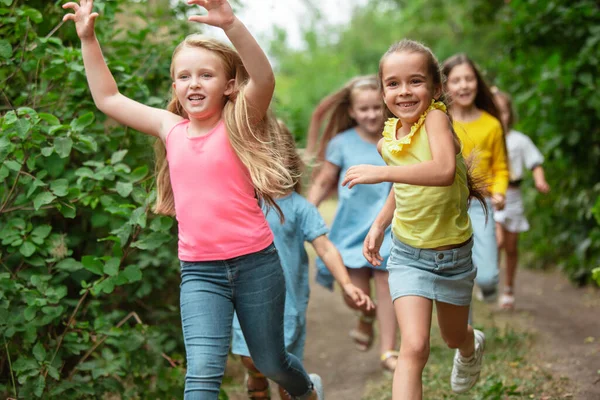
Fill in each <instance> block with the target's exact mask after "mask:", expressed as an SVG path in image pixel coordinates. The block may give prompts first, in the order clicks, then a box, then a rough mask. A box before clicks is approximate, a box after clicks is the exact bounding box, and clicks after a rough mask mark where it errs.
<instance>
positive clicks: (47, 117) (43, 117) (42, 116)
mask: <svg viewBox="0 0 600 400" xmlns="http://www.w3.org/2000/svg"><path fill="white" fill-rule="evenodd" d="M38 116H39V117H40V119H41V120H42V121H46V122H47V123H48V124H50V125H60V120H59V119H58V118H56V117H55V116H54V115H52V114H48V113H39V114H38Z"/></svg>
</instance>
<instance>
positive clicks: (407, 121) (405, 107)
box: [381, 51, 442, 126]
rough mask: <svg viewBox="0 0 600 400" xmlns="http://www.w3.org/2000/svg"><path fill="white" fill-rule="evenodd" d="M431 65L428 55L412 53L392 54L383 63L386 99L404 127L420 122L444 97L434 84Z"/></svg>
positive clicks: (382, 70) (384, 94)
mask: <svg viewBox="0 0 600 400" xmlns="http://www.w3.org/2000/svg"><path fill="white" fill-rule="evenodd" d="M429 64H430V62H429V59H428V57H427V56H426V55H425V54H423V53H421V52H410V51H398V52H394V53H390V54H388V55H387V56H386V57H385V59H384V60H383V61H382V63H381V80H382V85H383V99H384V101H385V104H386V105H387V107H388V108H389V110H390V111H391V112H392V113H393V114H394V115H395V116H396V117H398V119H399V120H400V121H401V122H402V125H403V126H410V125H412V124H414V123H415V122H417V121H418V120H419V118H420V117H421V115H423V113H424V112H425V110H427V108H428V107H429V106H430V105H431V100H432V99H434V98H438V97H439V96H440V95H441V93H442V90H441V87H439V85H437V86H438V87H436V85H434V83H433V78H432V77H431V76H430V73H429V71H430V65H429Z"/></svg>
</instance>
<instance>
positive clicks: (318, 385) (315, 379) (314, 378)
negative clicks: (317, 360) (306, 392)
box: [309, 374, 325, 400]
mask: <svg viewBox="0 0 600 400" xmlns="http://www.w3.org/2000/svg"><path fill="white" fill-rule="evenodd" d="M309 378H310V380H311V382H312V383H313V389H314V391H315V392H316V393H317V399H319V400H325V391H324V390H323V382H322V381H321V377H320V376H319V375H317V374H310V375H309Z"/></svg>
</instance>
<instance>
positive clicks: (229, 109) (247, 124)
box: [154, 34, 298, 218]
mask: <svg viewBox="0 0 600 400" xmlns="http://www.w3.org/2000/svg"><path fill="white" fill-rule="evenodd" d="M184 47H191V48H201V49H206V50H209V51H211V52H214V53H215V54H216V55H217V56H219V58H221V60H222V61H223V69H224V71H225V75H226V78H227V79H228V80H229V79H234V80H235V84H234V90H233V93H232V94H231V95H229V96H227V98H226V99H225V105H224V108H223V119H224V121H225V126H226V128H227V134H228V136H229V141H230V143H231V147H232V148H233V150H234V151H235V153H236V155H237V156H238V157H239V159H240V160H241V161H242V163H243V164H244V165H245V166H246V168H248V171H249V173H250V177H251V179H252V184H253V185H254V189H255V191H256V197H257V199H258V201H259V202H261V203H265V204H266V205H267V206H269V207H274V208H275V209H277V211H278V213H279V215H280V216H281V217H282V214H281V210H279V207H277V204H276V203H275V201H274V198H276V197H279V196H283V195H285V194H286V193H288V192H289V191H290V190H292V189H293V188H294V185H295V184H296V181H297V179H298V178H297V177H294V176H292V174H291V173H290V172H289V171H288V169H287V168H286V166H285V160H284V155H283V154H282V151H281V149H282V142H281V137H280V135H279V125H278V123H277V120H276V119H275V118H274V117H273V115H272V113H271V112H270V111H269V112H267V114H266V115H265V116H264V118H263V119H261V120H260V121H255V120H251V119H250V113H249V112H248V111H249V110H248V109H249V108H250V107H251V105H250V104H248V103H247V101H246V98H245V96H244V92H245V89H246V84H247V82H248V79H249V75H248V72H247V71H246V68H245V67H244V64H243V62H242V59H241V58H240V56H239V54H238V53H237V51H235V50H234V49H233V48H231V47H229V46H227V45H226V44H224V43H221V42H220V41H218V40H215V39H212V38H208V37H205V36H202V35H199V34H192V35H189V36H187V37H186V38H185V39H184V40H183V42H181V43H180V44H179V45H178V46H177V47H176V48H175V50H174V51H173V57H172V58H171V77H172V78H174V75H173V74H174V63H173V61H174V59H175V56H176V55H177V54H178V53H179V52H180V51H181V50H182V49H183V48H184ZM167 110H168V111H170V112H172V113H174V114H177V115H180V116H181V117H183V118H188V115H187V113H186V112H185V110H184V108H183V106H182V105H181V103H180V102H179V100H178V99H177V96H176V93H175V90H174V89H173V93H172V98H171V101H170V103H169V105H168V106H167ZM154 150H155V156H156V171H155V173H156V188H157V199H156V204H155V206H154V212H155V213H157V214H164V215H171V216H174V215H175V200H174V197H173V189H172V187H171V179H170V176H169V166H168V162H167V157H166V155H167V152H166V149H165V144H164V143H163V141H162V140H157V141H156V143H155V145H154ZM282 218H283V217H282Z"/></svg>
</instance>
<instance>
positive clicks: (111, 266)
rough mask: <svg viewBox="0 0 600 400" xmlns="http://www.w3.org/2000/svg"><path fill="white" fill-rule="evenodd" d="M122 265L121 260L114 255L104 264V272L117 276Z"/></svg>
mask: <svg viewBox="0 0 600 400" xmlns="http://www.w3.org/2000/svg"><path fill="white" fill-rule="evenodd" d="M120 265H121V260H120V259H118V258H116V257H113V258H111V259H110V260H108V261H107V262H106V264H104V273H105V274H106V275H110V276H115V275H117V274H118V273H119V266H120Z"/></svg>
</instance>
